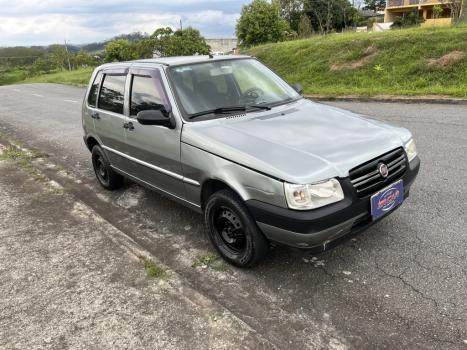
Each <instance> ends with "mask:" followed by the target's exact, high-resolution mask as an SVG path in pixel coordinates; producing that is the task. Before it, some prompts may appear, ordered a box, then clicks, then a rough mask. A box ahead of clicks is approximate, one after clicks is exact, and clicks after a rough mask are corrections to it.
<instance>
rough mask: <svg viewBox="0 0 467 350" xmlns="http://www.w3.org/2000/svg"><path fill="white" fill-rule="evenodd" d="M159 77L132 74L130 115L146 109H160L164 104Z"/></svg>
mask: <svg viewBox="0 0 467 350" xmlns="http://www.w3.org/2000/svg"><path fill="white" fill-rule="evenodd" d="M162 89H163V88H162V85H161V83H160V80H159V79H154V78H151V77H143V76H138V75H134V76H133V82H132V87H131V102H130V115H132V116H135V115H137V114H138V113H139V112H141V111H145V110H148V109H161V107H163V106H164V105H165V104H166V101H165V98H164V97H165V96H164V91H163V90H162Z"/></svg>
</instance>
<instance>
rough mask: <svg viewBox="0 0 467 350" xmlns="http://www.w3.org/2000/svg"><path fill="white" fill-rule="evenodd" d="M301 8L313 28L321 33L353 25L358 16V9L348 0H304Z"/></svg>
mask: <svg viewBox="0 0 467 350" xmlns="http://www.w3.org/2000/svg"><path fill="white" fill-rule="evenodd" d="M303 9H304V12H305V13H306V14H307V15H308V17H309V18H310V19H311V25H312V28H313V30H314V31H317V32H319V33H321V34H326V33H329V32H331V31H334V30H335V31H341V30H343V29H344V28H346V27H348V26H353V25H354V24H355V23H356V20H357V17H358V16H357V14H358V10H357V9H356V8H355V7H353V6H352V4H351V3H350V2H349V0H305V1H304V7H303Z"/></svg>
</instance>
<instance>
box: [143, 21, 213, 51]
mask: <svg viewBox="0 0 467 350" xmlns="http://www.w3.org/2000/svg"><path fill="white" fill-rule="evenodd" d="M150 43H151V49H152V52H154V53H156V54H157V55H159V56H189V55H195V54H199V55H207V54H209V52H210V50H211V49H210V47H209V45H208V44H207V43H206V40H205V39H204V37H203V36H201V34H200V32H199V30H197V29H193V28H191V27H188V28H185V29H179V30H176V31H173V30H172V29H171V28H169V27H167V28H159V29H157V30H156V31H155V32H154V33H153V34H152V35H151V38H150Z"/></svg>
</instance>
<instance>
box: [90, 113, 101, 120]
mask: <svg viewBox="0 0 467 350" xmlns="http://www.w3.org/2000/svg"><path fill="white" fill-rule="evenodd" d="M91 118H92V119H101V117H100V116H99V113H97V112H92V113H91Z"/></svg>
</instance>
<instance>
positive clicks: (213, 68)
mask: <svg viewBox="0 0 467 350" xmlns="http://www.w3.org/2000/svg"><path fill="white" fill-rule="evenodd" d="M170 78H171V82H172V85H173V87H174V90H175V92H176V94H177V96H178V100H179V101H180V104H181V106H182V109H183V110H184V112H185V113H184V114H185V117H188V118H189V117H190V116H193V115H199V114H204V112H209V111H213V112H212V113H207V114H206V115H203V118H200V119H210V118H215V117H218V116H219V114H216V113H215V112H214V111H215V110H216V109H221V108H229V107H238V108H243V107H244V108H247V110H248V108H249V107H251V106H259V105H261V106H264V107H271V106H276V105H279V104H283V103H287V102H290V101H293V100H296V99H299V98H300V95H299V94H298V93H297V92H296V91H295V90H294V89H293V88H292V87H291V86H290V85H289V84H287V83H286V82H285V81H284V80H282V79H281V78H280V77H279V76H277V75H276V74H274V73H273V72H272V71H271V70H269V69H268V68H267V67H266V66H264V65H263V64H261V63H260V62H258V61H257V60H255V59H236V60H219V61H213V62H204V63H198V64H191V65H182V66H175V67H172V68H170Z"/></svg>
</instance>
